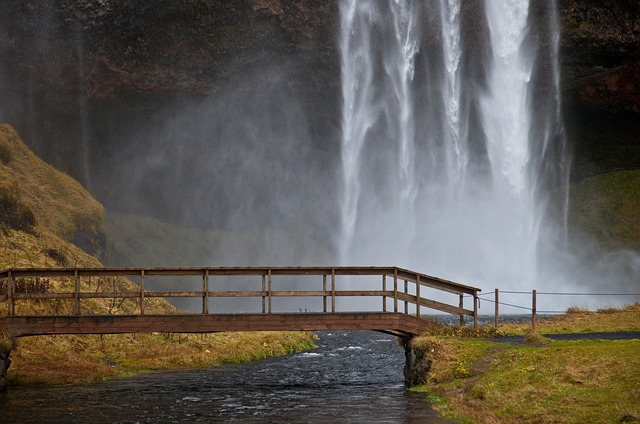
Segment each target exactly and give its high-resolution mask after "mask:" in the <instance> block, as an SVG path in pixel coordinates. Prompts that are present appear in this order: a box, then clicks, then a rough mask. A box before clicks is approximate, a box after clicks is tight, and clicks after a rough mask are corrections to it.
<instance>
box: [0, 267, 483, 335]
mask: <svg viewBox="0 0 640 424" xmlns="http://www.w3.org/2000/svg"><path fill="white" fill-rule="evenodd" d="M127 281H130V282H134V283H135V284H136V285H137V287H135V285H131V284H129V283H127ZM134 287H135V289H133V288H134ZM176 287H178V288H180V289H179V290H176ZM159 288H168V289H165V290H159ZM479 291H480V289H478V288H475V287H471V286H467V285H464V284H460V283H456V282H453V281H448V280H444V279H440V278H436V277H433V276H429V275H426V274H422V273H418V272H414V271H410V270H407V269H402V268H397V267H206V268H195V267H189V268H20V269H8V270H4V271H1V272H0V312H1V313H3V314H4V315H5V316H8V317H11V316H31V315H37V316H58V315H74V316H80V315H91V314H95V308H91V307H90V304H91V302H94V303H95V302H98V301H102V304H101V306H102V310H106V311H107V313H108V314H129V315H131V314H139V315H145V314H153V313H154V308H153V300H154V299H158V298H164V299H182V300H185V299H187V300H191V302H192V303H193V302H198V303H199V306H197V311H195V312H191V313H202V314H214V313H215V314H218V313H247V312H261V313H264V314H269V313H274V312H275V309H276V305H275V303H276V301H278V300H284V303H282V302H281V303H280V304H279V307H280V308H281V307H282V305H284V304H286V305H287V307H288V308H289V311H291V307H292V305H298V304H300V305H301V306H304V311H309V309H308V308H307V306H306V305H312V310H314V311H316V312H319V311H321V312H324V313H336V312H343V311H345V309H349V308H350V307H353V305H352V304H356V303H358V302H357V301H355V300H352V301H349V300H348V299H353V298H363V299H373V298H378V299H379V300H378V301H371V300H370V301H368V302H365V303H366V304H367V305H366V307H367V308H370V307H371V305H372V304H374V303H377V302H380V303H377V304H378V305H379V306H378V307H377V310H379V311H380V310H381V311H382V312H393V313H404V314H411V315H416V316H418V317H420V316H421V315H423V314H425V309H431V310H435V311H439V312H446V313H451V314H454V315H458V316H459V317H460V320H461V323H463V322H464V317H465V316H471V317H473V320H474V326H477V323H478V292H479ZM250 298H253V299H254V300H257V305H256V303H255V302H254V303H253V304H251V305H249V304H248V303H247V302H246V301H243V303H242V304H241V306H240V307H236V308H235V309H233V308H232V309H231V310H229V309H228V307H227V309H226V310H225V305H226V304H227V303H232V302H231V300H232V299H236V300H238V299H250ZM301 298H306V299H314V298H315V299H316V301H317V300H319V302H316V303H309V302H307V303H304V302H302V303H298V302H296V301H295V300H299V299H301ZM345 300H347V301H345ZM469 300H471V305H470V306H469V305H468V303H469V302H468V301H469ZM105 302H106V303H105ZM465 302H466V303H467V305H465ZM45 303H48V304H49V306H50V307H49V308H48V309H47V308H41V307H36V305H38V304H40V305H43V304H45ZM2 304H4V305H5V306H4V307H2ZM350 304H351V305H350ZM191 306H193V305H191ZM226 306H228V305H226ZM247 307H252V308H256V307H257V309H259V310H258V311H255V310H254V311H247V310H245V308H247ZM315 308H318V309H317V310H316V309H315ZM3 309H4V311H3ZM360 310H361V309H360ZM92 311H93V312H92ZM294 311H299V312H303V308H302V307H300V308H298V309H297V310H296V309H294ZM278 312H281V311H278ZM309 312H311V311H309ZM176 313H184V312H178V311H176Z"/></svg>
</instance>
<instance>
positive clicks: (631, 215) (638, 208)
mask: <svg viewBox="0 0 640 424" xmlns="http://www.w3.org/2000/svg"><path fill="white" fill-rule="evenodd" d="M569 222H570V223H571V230H572V232H573V233H574V234H578V235H583V236H584V235H586V236H588V237H592V238H594V239H596V240H598V241H599V242H600V243H601V244H602V245H603V247H605V248H607V249H619V248H627V249H634V250H637V251H640V170H638V169H635V170H622V171H613V172H608V173H604V174H598V175H594V176H591V177H588V178H585V179H583V180H581V181H578V182H576V183H573V184H572V185H571V199H570V210H569Z"/></svg>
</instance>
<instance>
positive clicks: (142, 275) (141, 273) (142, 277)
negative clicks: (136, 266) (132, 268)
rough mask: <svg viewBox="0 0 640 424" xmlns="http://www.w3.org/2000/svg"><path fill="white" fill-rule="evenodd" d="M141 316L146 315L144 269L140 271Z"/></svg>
mask: <svg viewBox="0 0 640 424" xmlns="http://www.w3.org/2000/svg"><path fill="white" fill-rule="evenodd" d="M140 315H144V269H141V270H140Z"/></svg>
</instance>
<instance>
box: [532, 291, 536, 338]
mask: <svg viewBox="0 0 640 424" xmlns="http://www.w3.org/2000/svg"><path fill="white" fill-rule="evenodd" d="M531 296H532V297H531V331H536V291H535V290H533V292H532V293H531Z"/></svg>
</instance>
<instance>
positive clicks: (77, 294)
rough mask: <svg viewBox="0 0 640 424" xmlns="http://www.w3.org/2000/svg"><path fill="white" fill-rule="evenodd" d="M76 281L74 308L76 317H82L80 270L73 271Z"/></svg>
mask: <svg viewBox="0 0 640 424" xmlns="http://www.w3.org/2000/svg"><path fill="white" fill-rule="evenodd" d="M73 279H74V292H73V306H74V312H75V314H76V315H80V276H79V275H78V269H77V268H76V269H75V270H74V271H73Z"/></svg>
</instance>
